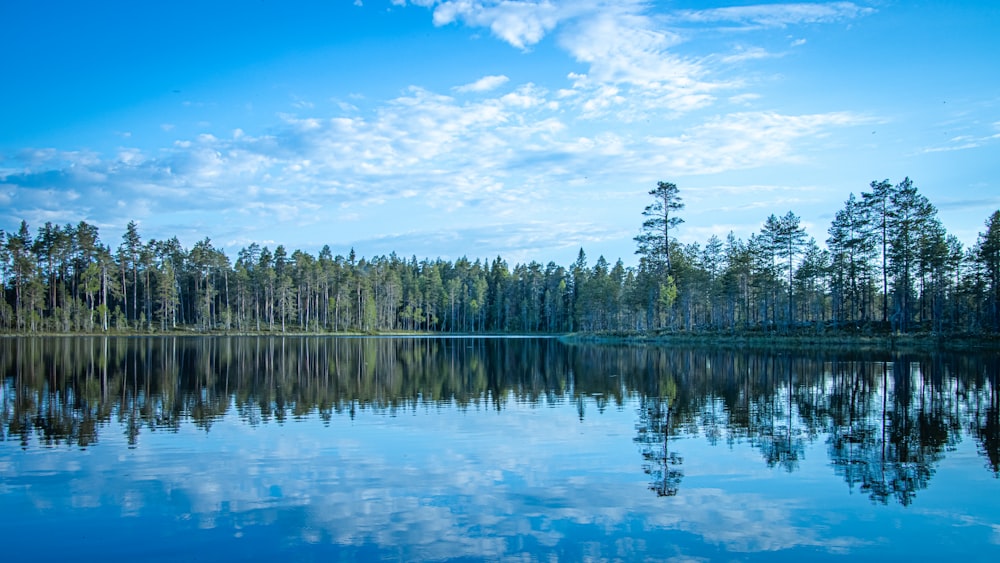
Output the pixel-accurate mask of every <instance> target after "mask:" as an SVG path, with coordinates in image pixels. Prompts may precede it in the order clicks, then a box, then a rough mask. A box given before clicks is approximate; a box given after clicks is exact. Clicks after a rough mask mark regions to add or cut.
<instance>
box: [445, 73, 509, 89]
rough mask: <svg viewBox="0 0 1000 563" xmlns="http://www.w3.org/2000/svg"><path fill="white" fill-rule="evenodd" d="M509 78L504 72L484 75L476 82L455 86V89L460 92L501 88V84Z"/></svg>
mask: <svg viewBox="0 0 1000 563" xmlns="http://www.w3.org/2000/svg"><path fill="white" fill-rule="evenodd" d="M509 80H510V79H509V78H507V77H506V76H504V75H502V74H500V75H491V76H484V77H482V78H480V79H479V80H477V81H475V82H471V83H469V84H465V85H463V86H459V87H457V88H455V90H456V91H458V92H462V93H465V92H488V91H490V90H495V89H497V88H499V87H500V86H503V85H504V84H506V83H507V82H508V81H509Z"/></svg>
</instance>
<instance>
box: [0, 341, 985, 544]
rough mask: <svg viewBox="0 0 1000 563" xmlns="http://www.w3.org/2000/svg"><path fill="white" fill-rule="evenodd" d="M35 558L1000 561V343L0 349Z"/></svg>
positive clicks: (22, 527) (2, 480)
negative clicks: (932, 349)
mask: <svg viewBox="0 0 1000 563" xmlns="http://www.w3.org/2000/svg"><path fill="white" fill-rule="evenodd" d="M0 370H2V371H0V373H2V378H3V379H2V387H0V530H3V537H4V540H3V541H4V555H3V558H4V560H6V561H20V560H31V561H40V560H52V561H54V560H60V561H61V560H93V559H107V560H125V559H126V558H127V559H141V560H169V561H174V560H178V559H187V560H190V559H194V560H198V559H200V560H207V561H216V560H274V559H275V558H278V557H283V558H285V559H286V560H306V561H308V560H322V561H327V560H403V561H413V560H468V561H479V560H498V559H500V560H511V559H516V560H529V561H551V560H565V561H577V560H626V561H632V560H672V561H695V560H769V561H770V560H787V561H800V560H803V559H809V560H840V561H848V560H850V561H855V560H906V559H910V560H921V561H922V560H934V559H941V558H945V557H947V558H949V559H952V560H954V559H955V558H962V559H964V560H967V561H979V560H982V561H995V560H998V559H1000V479H998V475H1000V389H998V384H1000V358H998V356H997V355H996V354H983V355H975V354H963V355H948V354H935V355H900V354H891V353H887V352H842V351H838V352H835V353H834V352H831V353H822V352H816V351H808V352H795V353H792V352H750V351H740V350H731V349H730V350H722V349H667V348H656V347H626V346H592V345H586V346H582V345H580V346H569V345H565V344H562V343H560V342H559V341H557V340H552V339H432V338H417V339H409V338H66V339H58V338H46V339H40V338H36V339H24V338H22V339H13V338H7V339H0Z"/></svg>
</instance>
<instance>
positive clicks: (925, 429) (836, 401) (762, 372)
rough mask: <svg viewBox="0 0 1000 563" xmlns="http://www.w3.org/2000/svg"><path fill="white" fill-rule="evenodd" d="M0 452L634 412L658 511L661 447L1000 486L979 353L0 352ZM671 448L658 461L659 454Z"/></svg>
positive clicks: (672, 467) (312, 340)
mask: <svg viewBox="0 0 1000 563" xmlns="http://www.w3.org/2000/svg"><path fill="white" fill-rule="evenodd" d="M0 374H2V377H3V380H2V387H0V391H2V394H0V440H3V441H5V442H14V441H16V442H17V443H19V445H20V447H21V448H25V449H30V448H36V447H57V446H60V445H72V446H75V447H80V448H89V447H93V446H94V445H95V444H97V443H99V440H100V434H102V433H105V432H114V431H122V432H124V433H125V435H126V438H127V441H128V444H130V445H131V446H133V447H135V446H138V445H139V444H140V437H141V435H142V434H143V433H144V432H148V431H152V430H156V431H167V432H176V431H177V430H179V429H180V428H181V426H182V424H185V423H191V424H194V425H195V426H196V427H198V428H202V429H205V430H208V429H210V428H211V426H212V425H213V424H214V423H215V421H217V420H219V418H220V417H222V416H227V415H229V416H237V417H239V419H240V420H242V421H243V422H244V423H245V424H249V425H260V424H268V423H271V422H275V421H276V422H283V421H286V420H289V419H296V418H301V417H307V416H318V417H320V418H321V419H323V420H326V421H329V420H331V418H332V417H334V416H354V415H355V414H356V413H357V412H359V411H364V410H370V411H376V412H387V413H394V412H399V411H405V410H409V409H415V408H417V407H418V406H419V405H424V404H447V405H450V406H454V407H456V408H459V409H463V408H469V407H470V406H477V405H478V406H488V407H490V408H494V409H496V410H503V409H504V407H505V405H506V404H507V403H508V402H510V401H516V402H518V403H524V404H531V405H544V404H556V403H572V404H575V405H577V408H578V410H579V416H580V417H581V418H583V417H585V416H587V408H588V405H596V408H597V410H598V412H603V410H604V409H605V408H607V407H608V406H617V407H619V408H621V407H624V406H626V405H638V413H637V423H636V436H635V438H634V441H635V443H636V444H637V445H638V447H639V450H640V453H641V456H642V459H641V464H642V469H643V470H644V471H645V472H646V473H647V474H648V475H649V476H650V478H651V485H650V489H652V490H653V491H654V492H655V493H656V494H657V495H659V496H673V495H676V494H678V492H679V491H680V490H681V481H682V478H683V470H682V468H681V466H682V463H683V459H682V457H681V455H680V454H679V453H678V451H676V450H677V444H678V443H679V442H677V439H678V438H692V437H695V436H698V437H700V438H701V439H705V440H707V441H708V442H709V443H710V444H713V445H714V444H719V443H722V444H734V443H747V444H750V445H752V446H753V447H755V448H756V449H757V450H758V451H759V452H760V454H761V456H762V458H763V461H764V463H765V464H767V465H768V466H770V467H781V468H783V469H785V470H786V471H789V472H791V471H795V470H796V469H797V467H798V464H799V463H800V461H801V460H802V459H803V456H804V455H805V452H806V448H807V446H808V445H809V444H811V443H815V442H817V441H819V443H826V444H827V454H828V456H829V460H830V463H831V465H832V467H833V471H834V472H836V473H837V474H838V475H840V476H841V477H842V478H843V479H844V481H845V482H846V483H847V485H848V487H849V488H850V489H851V490H858V491H861V492H863V493H864V494H867V495H868V496H869V497H870V498H871V499H872V500H873V501H874V502H876V503H889V502H894V503H900V504H902V505H909V504H911V503H913V502H914V499H915V497H916V494H917V492H918V491H920V490H921V489H924V488H926V487H928V486H929V484H930V482H931V479H932V478H933V476H934V472H935V467H936V465H937V464H938V463H939V462H940V461H941V460H942V459H943V458H944V457H945V456H946V455H947V453H948V451H950V450H951V449H953V448H954V447H955V445H956V444H957V443H958V442H959V441H960V440H961V439H962V438H963V437H965V436H968V437H970V438H972V439H974V440H975V441H976V443H977V445H978V450H979V453H980V455H981V456H982V459H983V460H984V465H985V466H986V468H987V469H988V470H989V471H990V472H991V473H992V474H993V475H994V476H998V475H1000V390H998V382H997V378H998V374H1000V360H998V357H997V354H996V353H983V354H970V353H964V354H947V353H934V354H919V355H918V354H899V353H888V352H865V351H848V352H845V351H842V350H837V351H820V350H810V351H777V350H757V351H753V350H742V349H740V350H735V349H722V348H687V349H683V348H666V347H654V346H624V345H619V346H597V345H567V344H563V343H561V342H559V341H558V340H555V339H502V338H492V339H491V338H461V339H438V338H322V337H294V338H282V337H190V338H184V337H162V338H152V337H151V338H112V337H71V338H6V339H2V340H0ZM672 447H673V448H675V449H674V450H672V449H671V448H672Z"/></svg>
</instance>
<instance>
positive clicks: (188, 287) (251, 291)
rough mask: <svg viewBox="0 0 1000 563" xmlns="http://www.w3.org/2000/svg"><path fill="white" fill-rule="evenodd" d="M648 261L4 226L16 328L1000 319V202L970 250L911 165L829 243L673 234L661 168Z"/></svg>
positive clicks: (7, 298)
mask: <svg viewBox="0 0 1000 563" xmlns="http://www.w3.org/2000/svg"><path fill="white" fill-rule="evenodd" d="M649 195H650V196H651V203H650V204H649V205H648V206H647V207H646V208H645V210H644V211H643V212H642V216H643V217H644V220H643V222H642V224H641V228H640V231H639V234H638V235H637V236H636V237H635V241H636V253H637V255H638V256H639V260H638V265H637V266H635V267H631V266H629V267H626V266H625V265H624V263H623V262H622V260H621V259H618V260H617V261H616V262H615V263H613V264H612V263H610V262H609V261H608V260H606V259H605V258H604V257H603V256H601V257H598V258H597V260H596V261H594V262H593V263H592V264H591V263H590V261H589V259H588V257H587V255H586V253H585V251H584V250H583V249H580V251H579V255H578V257H577V259H576V261H575V262H573V263H572V264H569V265H559V264H555V263H554V262H549V263H547V264H542V263H539V262H536V261H531V262H529V263H527V264H514V265H513V266H511V265H510V264H509V263H508V262H507V261H505V260H504V259H503V258H502V257H500V256H497V257H496V258H493V259H475V260H470V259H468V258H464V257H463V258H459V259H457V260H454V261H447V260H442V259H433V260H432V259H422V260H417V258H416V257H412V258H409V259H406V258H402V257H399V256H397V255H396V254H395V253H392V254H389V255H387V256H373V257H370V258H365V257H358V256H356V255H355V252H354V251H353V249H352V250H350V251H349V252H348V253H347V254H346V256H345V255H343V254H334V251H333V250H331V248H330V247H329V246H324V247H323V248H322V249H321V250H320V251H319V252H318V253H317V254H316V255H313V254H310V253H308V252H303V251H301V250H293V251H291V252H289V251H288V249H286V248H285V247H284V246H283V245H278V246H276V247H275V248H273V249H271V248H268V247H267V246H263V247H262V246H260V245H258V244H256V243H254V244H250V245H249V246H246V247H244V248H242V249H241V250H240V251H239V252H238V254H237V255H236V257H235V260H232V259H231V258H230V257H229V256H227V255H226V253H225V252H223V251H222V250H221V249H219V248H216V247H215V246H214V245H213V244H212V241H211V239H210V238H208V237H206V238H205V239H203V240H201V241H198V242H196V243H195V244H194V246H193V247H191V248H189V249H188V248H184V247H183V246H182V244H181V243H180V242H179V241H178V239H177V237H173V238H170V239H167V240H155V239H149V240H145V241H144V240H143V238H142V236H141V235H140V233H139V229H138V225H137V224H136V223H135V222H134V221H133V222H130V223H129V224H128V226H127V228H126V230H125V233H124V235H123V236H122V239H121V241H118V242H117V244H113V243H106V242H104V241H102V240H101V238H100V233H99V232H98V228H97V227H96V226H94V225H91V224H88V223H86V222H83V221H81V222H80V223H78V224H76V225H73V224H66V225H64V226H60V225H55V224H52V223H45V224H44V225H42V226H40V227H38V228H37V230H36V231H35V232H34V233H32V231H31V228H30V227H29V225H28V224H27V223H26V222H24V221H22V222H21V224H20V228H19V229H18V230H17V231H16V232H5V231H3V230H0V275H2V279H0V282H2V287H3V299H2V300H0V331H3V332H7V333H108V332H115V333H123V332H124V333H135V332H141V333H156V332H170V331H196V332H231V333H237V332H238V333H248V332H253V333H257V332H263V333H286V332H297V333H303V332H308V333H327V332H330V333H343V332H354V333H385V332H399V331H419V332H437V333H559V334H562V333H571V332H577V333H607V334H674V333H677V334H684V333H691V334H778V335H783V334H810V335H814V334H843V335H889V334H928V335H974V336H977V337H978V336H984V335H997V334H998V333H1000V210H996V211H993V212H992V213H991V214H990V215H989V216H988V217H987V218H986V220H985V224H984V228H983V230H982V231H981V232H980V233H979V237H978V239H977V241H976V243H975V244H974V245H973V246H972V247H971V248H964V247H963V245H962V243H961V242H960V241H959V240H958V239H957V238H956V237H955V236H953V235H950V234H948V232H947V231H946V229H945V228H944V226H943V225H942V223H941V221H940V220H939V219H938V217H937V209H936V208H935V207H934V205H933V204H932V203H931V202H930V201H928V199H927V198H926V197H925V196H923V195H922V194H920V193H919V190H918V189H917V187H916V186H915V185H914V183H913V182H912V181H911V180H910V179H909V178H906V179H904V180H902V181H901V182H899V183H895V184H893V183H891V182H890V181H888V180H884V181H873V182H871V184H870V186H869V189H868V190H867V191H864V192H862V193H861V194H860V197H855V195H854V194H851V195H850V196H849V197H848V199H847V200H846V201H845V202H844V204H843V207H842V208H841V209H839V210H838V211H837V212H836V214H835V217H834V219H833V221H832V223H831V224H830V227H829V229H828V230H827V233H826V238H825V241H823V242H822V243H821V242H818V241H817V240H816V238H815V237H814V236H810V235H809V234H808V233H807V232H806V230H805V228H804V227H803V226H801V224H800V220H799V217H797V216H796V215H795V214H794V213H792V212H791V211H789V212H788V213H786V214H784V215H776V214H772V215H770V216H769V217H767V218H766V219H765V220H764V222H763V225H762V227H761V229H760V231H759V232H757V233H754V234H752V235H751V236H750V237H749V238H748V239H747V240H743V239H740V238H738V237H736V236H734V235H733V234H732V233H730V234H729V236H727V237H726V238H725V240H723V239H721V238H719V237H717V236H714V235H713V236H712V237H710V238H709V239H708V240H706V241H704V242H703V243H698V242H695V243H687V244H685V243H682V242H680V241H678V240H677V239H676V237H675V232H676V229H677V228H678V226H679V225H680V224H681V223H683V218H682V212H683V209H684V203H683V199H682V197H681V195H680V191H679V189H678V188H677V186H676V185H675V184H672V183H669V182H659V183H658V184H657V186H656V188H654V189H652V190H651V191H650V192H649Z"/></svg>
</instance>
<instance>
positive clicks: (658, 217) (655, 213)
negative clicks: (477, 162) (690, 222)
mask: <svg viewBox="0 0 1000 563" xmlns="http://www.w3.org/2000/svg"><path fill="white" fill-rule="evenodd" d="M649 195H651V196H653V203H651V204H649V205H647V206H646V209H645V210H644V211H643V212H642V214H643V215H644V216H645V217H646V220H645V221H643V222H642V232H641V233H640V234H639V235H638V236H637V237H635V241H636V242H637V243H639V248H638V249H637V250H636V254H641V255H643V256H645V257H646V258H647V260H649V261H650V263H651V264H655V265H657V266H658V267H659V268H662V271H661V272H660V274H661V275H667V274H670V272H671V270H670V229H674V228H676V227H677V226H678V225H680V224H681V223H683V222H684V219H681V218H680V217H678V216H677V213H678V212H679V211H681V210H682V209H684V203H683V202H682V201H681V197H680V195H678V190H677V185H676V184H672V183H670V182H657V183H656V188H655V189H653V190H650V192H649ZM661 281H662V280H661Z"/></svg>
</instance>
